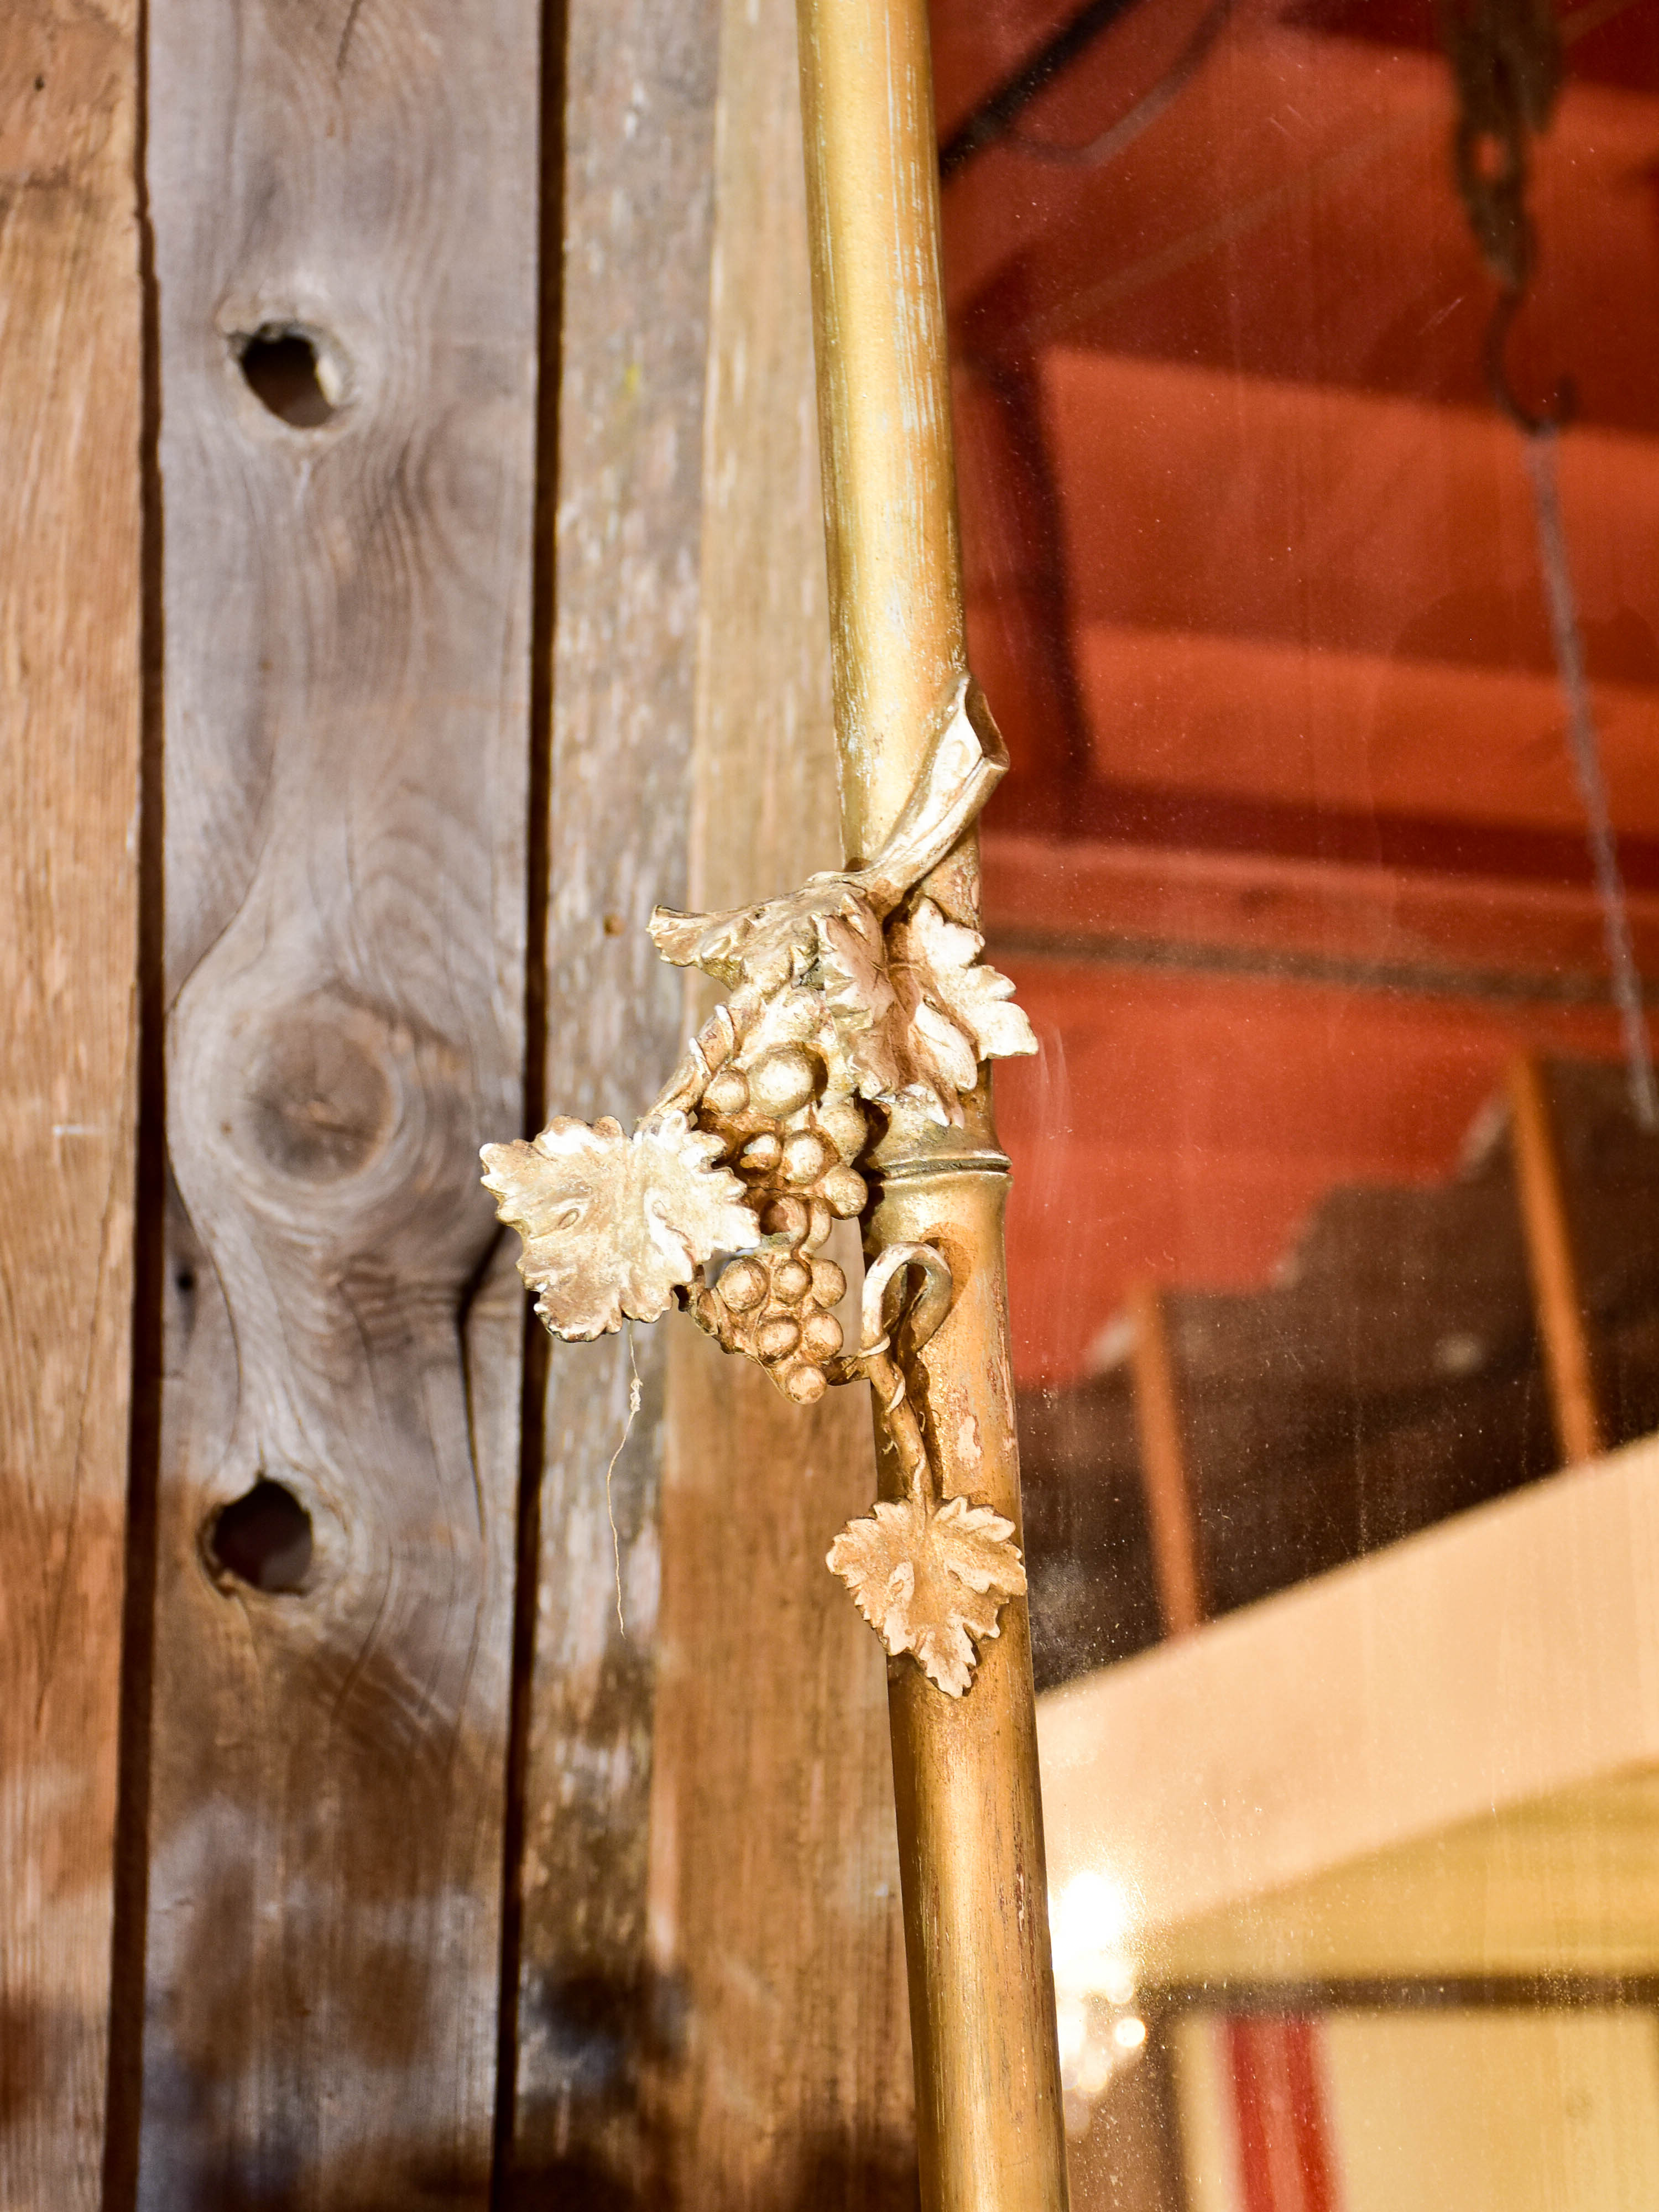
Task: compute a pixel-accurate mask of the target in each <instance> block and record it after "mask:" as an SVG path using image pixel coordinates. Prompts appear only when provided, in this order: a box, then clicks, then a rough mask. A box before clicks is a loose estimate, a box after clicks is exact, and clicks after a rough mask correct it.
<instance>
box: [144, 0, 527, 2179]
mask: <svg viewBox="0 0 1659 2212" xmlns="http://www.w3.org/2000/svg"><path fill="white" fill-rule="evenodd" d="M539 15H540V11H539V9H538V7H537V6H536V5H535V4H534V3H533V0H483V4H481V5H477V6H472V7H469V8H466V9H455V8H453V7H449V6H447V5H444V4H441V0H403V4H401V5H399V6H398V7H397V8H396V9H380V8H377V7H375V6H373V5H362V4H360V0H353V4H351V5H349V6H345V5H342V6H340V7H338V8H333V7H331V8H327V9H311V8H300V7H296V6H295V5H292V4H290V0H153V5H152V7H151V11H150V24H151V48H150V163H149V178H150V190H151V195H152V204H153V210H154V218H155V240H156V258H157V265H158V271H159V277H160V295H161V475H162V486H163V498H164V526H165V540H166V568H165V579H166V580H165V621H166V638H167V648H166V671H165V672H166V687H167V719H166V748H167V767H166V809H167V834H166V896H167V944H166V984H167V1002H168V1031H169V1036H168V1085H169V1096H168V1107H167V1113H168V1138H169V1146H168V1149H169V1156H170V1159H171V1164H172V1170H173V1178H174V1186H175V1197H176V1203H175V1205H174V1206H173V1214H172V1220H171V1227H170V1245H169V1255H168V1271H167V1280H168V1310H167V1354H166V1358H167V1412H166V1420H165V1435H164V1443H163V1463H162V1470H161V1534H160V1554H159V1563H158V1571H157V1592H156V1631H155V1652H156V1659H155V1721H154V1737H153V1773H152V1777H151V1787H150V1838H149V1841H150V1860H149V1998H148V2006H147V2012H146V2019H145V2050H144V2118H143V2126H144V2133H143V2147H142V2163H141V2170H140V2182H139V2197H140V2202H141V2203H143V2205H145V2206H150V2207H154V2208H155V2212H180V2208H183V2207H189V2206H196V2205H200V2206H203V2207H207V2206H212V2207H215V2208H223V2212H230V2209H231V2208H235V2207H240V2206H244V2205H246V2206H252V2205H255V2204H257V2205H259V2206H261V2207H266V2206H271V2207H274V2206H282V2207H283V2208H288V2207H295V2208H298V2207H301V2206H317V2207H321V2206H324V2205H326V2206H328V2207H329V2208H331V2212H333V2208H340V2212H344V2209H345V2208H356V2207H367V2206H369V2205H371V2204H376V2205H378V2204H383V2203H389V2202H396V2203H399V2204H402V2205H415V2204H419V2203H428V2202H442V2203H445V2204H451V2205H459V2204H474V2205H482V2204H483V2203H484V2201H485V2199H486V2197H487V2195H488V2191H489V2172H490V2150H491V2134H492V2123H493V2113H494V2106H495V2044H496V2035H497V2014H498V2003H497V1992H498V1985H499V1963H500V1949H499V1904H500V1895H501V1858H502V1842H501V1820H502V1796H503V1777H504V1771H505V1746H506V1734H507V1709H508V1659H509V1644H510V1627H511V1568H512V1544H513V1527H514V1498H515V1492H516V1486H517V1475H518V1457H519V1451H518V1407H519V1390H520V1346H521V1342H522V1337H521V1328H520V1312H521V1307H520V1298H519V1296H518V1292H517V1288H516V1285H515V1284H514V1283H513V1279H512V1276H511V1273H510V1266H511V1256H512V1255H511V1254H510V1252H509V1251H508V1250H507V1243H506V1240H505V1239H503V1238H501V1237H498V1236H497V1235H496V1232H495V1224H494V1222H493V1220H492V1217H491V1212H490V1207H489V1201H488V1200H487V1199H486V1197H485V1196H484V1194H483V1192H482V1191H481V1189H480V1188H479V1186H478V1182H477V1147H478V1145H479V1143H480V1141H481V1140H482V1139H484V1138H485V1137H488V1136H490V1135H495V1134H499V1133H502V1132H504V1131H508V1132H510V1131H512V1130H513V1129H515V1128H517V1127H519V1126H520V1117H521V1114H522V1109H523V1077H522V1024H523V1006H524V960H523V955H524V934H525V915H526V880H525V834H526V832H525V823H526V769H527V763H528V758H529V750H530V748H529V710H528V680H529V670H530V636H529V611H530V548H531V542H532V529H531V522H532V472H533V414H534V397H535V377H536V343H537V331H536V277H535V252H536V220H537V141H538V64H539V37H540V25H539ZM261 333H264V334H265V335H266V337H268V338H269V339H270V340H271V341H272V343H276V342H277V341H279V340H281V341H283V342H284V343H286V345H287V348H288V350H287V352H286V353H279V352H273V351H271V350H269V349H268V350H267V351H266V352H265V353H264V356H260V355H258V353H257V352H256V353H253V354H249V353H248V352H246V347H247V345H248V341H249V339H250V337H258V335H259V334H261ZM284 334H285V336H284ZM304 343H310V344H311V345H312V346H313V349H314V351H315V354H316V361H317V368H316V373H315V374H314V376H313V377H312V378H311V380H310V381H309V383H307V376H306V374H305V373H304V369H305V362H304V356H303V351H302V347H303V344H304ZM239 356H240V359H239ZM261 364H262V365H261ZM260 379H263V380H264V392H265V397H264V398H262V397H261V396H260V395H259V392H258V391H257V390H256V389H255V388H254V387H255V383H256V382H258V380H260ZM267 402H269V404H267ZM323 415H326V419H319V418H320V416H323ZM262 1479H264V1480H267V1481H269V1482H270V1483H272V1484H275V1485H277V1486H281V1488H282V1489H283V1490H284V1491H285V1492H287V1493H288V1494H289V1498H291V1499H292V1500H295V1501H297V1503H298V1504H299V1505H300V1506H301V1507H302V1508H303V1509H304V1511H305V1512H306V1513H307V1515H308V1516H309V1520H310V1539H311V1548H310V1556H309V1559H308V1560H307V1559H304V1558H303V1556H302V1553H303V1550H304V1547H303V1545H301V1546H300V1547H298V1548H297V1549H296V1548H295V1547H294V1546H293V1545H291V1544H290V1545H287V1546H284V1545H283V1544H282V1543H280V1542H279V1543H277V1544H276V1546H275V1547H274V1548H273V1547H272V1545H271V1544H270V1543H269V1542H267V1543H265V1544H264V1546H263V1547H262V1546H261V1545H260V1543H259V1542H258V1541H257V1540H258V1535H259V1531H258V1529H257V1528H255V1529H253V1530H251V1531H247V1532H245V1535H244V1541H243V1545H242V1547H241V1549H240V1551H239V1552H238V1553H237V1555H236V1559H235V1560H233V1559H232V1557H231V1553H230V1550H229V1549H228V1548H227V1547H228V1537H227V1538H225V1539H223V1540H222V1541H221V1542H220V1548H219V1550H218V1552H217V1553H216V1549H215V1546H216V1541H219V1540H216V1533H215V1532H216V1527H217V1520H216V1516H218V1515H219V1514H220V1513H221V1511H222V1509H224V1508H225V1507H226V1506H227V1505H228V1504H231V1503H232V1502H233V1501H235V1500H237V1499H239V1498H245V1497H246V1496H247V1495H248V1494H249V1493H250V1492H251V1491H252V1488H253V1486H255V1485H256V1484H257V1483H258V1481H259V1480H262ZM267 1495H269V1493H267ZM276 1503H277V1504H280V1503H281V1500H280V1499H277V1500H276ZM267 1533H269V1532H267ZM276 1534H278V1535H279V1536H280V1534H281V1531H280V1528H278V1529H277V1531H276ZM238 1561H240V1571H235V1569H236V1565H237V1563H238Z"/></svg>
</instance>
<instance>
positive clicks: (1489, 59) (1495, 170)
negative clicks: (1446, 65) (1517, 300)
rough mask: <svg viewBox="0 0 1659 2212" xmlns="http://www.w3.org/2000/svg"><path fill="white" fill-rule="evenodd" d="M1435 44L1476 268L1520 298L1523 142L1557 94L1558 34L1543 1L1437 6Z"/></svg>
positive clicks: (1528, 239) (1527, 250)
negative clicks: (1452, 113) (1448, 75)
mask: <svg viewBox="0 0 1659 2212" xmlns="http://www.w3.org/2000/svg"><path fill="white" fill-rule="evenodd" d="M1440 24H1441V37H1442V40H1443V42H1444V45H1445V48H1446V53H1447V57H1448V58H1449V61H1450V63H1451V65H1452V74H1453V76H1455V78H1456V80H1457V129H1456V134H1455V138H1454V141H1453V149H1454V157H1455V161H1456V166H1457V189H1458V191H1460V192H1461V193H1462V196H1463V204H1464V206H1465V207H1466V208H1467V209H1468V214H1469V222H1470V226H1471V228H1473V229H1474V235H1475V240H1476V242H1477V243H1478V244H1479V246H1480V252H1481V255H1482V257H1483V258H1484V259H1485V261H1486V266H1487V267H1488V268H1489V269H1490V270H1492V275H1493V276H1496V277H1497V279H1498V283H1500V284H1501V285H1502V286H1503V287H1504V290H1505V291H1506V292H1510V293H1518V292H1521V291H1522V290H1524V289H1525V287H1526V283H1527V279H1528V276H1531V274H1532V266H1533V261H1534V254H1535V251H1536V247H1535V241H1534V236H1533V228H1532V218H1531V217H1530V216H1528V212H1527V167H1528V162H1527V153H1528V140H1529V139H1530V138H1531V137H1534V135H1535V134H1536V133H1537V132H1539V131H1542V130H1543V129H1544V128H1545V126H1546V125H1547V123H1548V122H1549V119H1550V115H1551V112H1552V111H1553V108H1554V106H1555V102H1556V98H1557V96H1558V94H1559V92H1560V89H1561V33H1560V31H1559V27H1558V26H1557V23H1556V20H1555V9H1554V8H1553V5H1552V4H1551V0H1441V9H1440Z"/></svg>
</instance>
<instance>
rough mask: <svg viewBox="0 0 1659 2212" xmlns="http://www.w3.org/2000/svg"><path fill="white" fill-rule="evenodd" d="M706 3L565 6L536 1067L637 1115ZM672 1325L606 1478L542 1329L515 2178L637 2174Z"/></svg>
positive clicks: (691, 390) (594, 1365)
mask: <svg viewBox="0 0 1659 2212" xmlns="http://www.w3.org/2000/svg"><path fill="white" fill-rule="evenodd" d="M716 21H717V5H716V0H571V4H570V5H569V7H568V11H567V26H568V52H567V58H566V79H567V98H566V102H565V111H564V131H565V143H566V147H567V149H568V150H567V154H566V158H565V162H564V168H563V184H562V191H563V211H562V234H563V263H562V334H561V343H562V368H561V378H562V388H561V392H560V398H559V411H558V451H559V460H558V520H557V532H556V547H555V574H554V589H555V595H556V631H555V638H554V645H553V680H552V693H553V710H554V711H553V735H552V761H551V776H550V783H551V817H550V839H549V843H550V897H549V908H550V911H549V928H548V991H547V1006H548V1024H547V1026H548V1048H547V1096H548V1101H549V1104H550V1107H551V1108H553V1109H556V1110H558V1111H561V1112H564V1113H571V1114H577V1115H583V1116H586V1117H590V1118H591V1117H592V1115H597V1114H601V1113H615V1114H617V1115H623V1116H626V1117H627V1118H629V1120H631V1119H632V1117H633V1116H634V1115H635V1114H636V1113H638V1112H639V1111H640V1110H641V1108H642V1107H643V1106H644V1105H645V1103H647V1101H648V1100H649V1099H650V1098H651V1097H653V1095H654V1093H655V1091H657V1089H658V1088H659V1085H661V1083H662V1081H663V1079H664V1078H665V1075H666V1074H667V1073H668V1070H669V1069H670V1067H671V1066H672V1064H673V1062H674V1060H675V1059H676V1057H677V1056H678V1051H679V1048H680V1046H681V1043H682V1036H681V1022H682V996H681V993H682V986H681V981H680V978H679V977H678V976H677V975H674V974H673V973H672V972H671V970H669V969H665V967H664V966H663V964H662V963H661V962H660V961H659V960H658V958H657V957H656V955H655V953H654V952H653V950H652V947H651V944H650V941H649V939H647V936H646V934H645V929H644V923H645V919H646V916H647V915H648V913H649V912H650V909H651V908H652V906H653V903H655V902H657V901H659V900H663V901H666V902H670V903H673V904H679V903H683V902H684V892H685V882H686V831H687V804H688V791H689V787H688V781H687V778H688V762H689V758H690V744H691V724H692V692H693V682H694V674H695V663H696V605H697V551H698V539H699V529H700V515H701V501H702V482H701V449H702V394H703V373H704V350H705V343H706V337H705V334H706V331H707V325H708V220H709V207H710V165H711V157H712V134H713V106H714V58H715V36H716V33H715V25H716ZM663 1336H664V1333H663V1332H661V1331H646V1332H643V1333H642V1334H641V1336H640V1338H639V1341H638V1344H637V1347H636V1353H637V1358H638V1363H639V1371H640V1375H641V1382H642V1387H643V1406H642V1409H641V1414H640V1416H639V1418H638V1419H635V1423H634V1425H633V1429H632V1432H631V1435H630V1437H629V1443H628V1445H627V1448H626V1449H625V1450H623V1453H622V1455H621V1456H620V1458H618V1459H617V1463H616V1468H615V1474H614V1478H613V1479H612V1480H611V1484H610V1487H609V1495H608V1496H607V1487H606V1480H605V1471H606V1468H607V1465H608V1463H609V1462H610V1461H611V1455H612V1454H613V1453H614V1452H615V1451H616V1449H617V1445H618V1443H619V1442H620V1441H621V1438H622V1435H623V1425H624V1422H625V1421H626V1419H627V1411H628V1392H629V1380H630V1370H629V1346H628V1344H627V1343H626V1342H625V1341H624V1340H623V1339H621V1338H611V1339H609V1340H606V1341H605V1343H604V1344H603V1345H575V1346H566V1345H557V1344H556V1345H553V1346H551V1347H550V1376H549V1389H548V1400H547V1409H546V1420H545V1437H546V1445H545V1468H546V1472H545V1477H544V1485H543V1492H542V1498H541V1535H540V1546H539V1562H540V1565H539V1588H538V1601H537V1609H538V1620H537V1639H536V1656H535V1667H534V1678H533V1683H532V1693H531V1699H530V1713H529V1724H528V1729H527V1741H526V1757H525V1808H524V1837H525V1844H524V1856H523V1862H522V1871H521V1898H522V1923H521V1929H522V1933H521V1949H520V2005H519V2014H518V2021H517V2035H518V2049H517V2055H516V2087H517V2095H516V2103H515V2111H514V2116H513V2145H512V2163H513V2175H514V2182H513V2186H514V2190H515V2192H521V2193H522V2196H523V2198H524V2201H526V2202H530V2203H539V2202H540V2201H541V2192H542V2191H544V2190H553V2191H558V2190H560V2189H563V2190H566V2191H568V2190H573V2189H579V2188H580V2187H582V2186H587V2185H592V2186H594V2187H599V2188H601V2189H608V2190H611V2191H620V2192H623V2193H624V2195H626V2194H627V2193H629V2192H633V2193H636V2194H642V2193H644V2192H646V2191H647V2189H648V2173H649V2165H650V2160H649V2155H648V2151H647V2144H646V2142H645V2137H644V2135H643V2132H642V2127H641V2110H640V2103H639V2097H638V2093H637V2092H638V2073H639V2067H640V2063H641V2053H642V2051H643V2048H644V2045H645V2043H646V2041H647V2037H648V2034H649V2033H650V2022H649V2015H650V2005H649V1991H648V1990H647V1981H646V1971H645V1952H644V1942H645V1882H646V1826H647V1805H648V1796H649V1784H650V1758H651V1700H652V1688H653V1642H654V1631H655V1616H656V1607H657V1587H658V1559H659V1552H658V1538H657V1498H658V1491H659V1480H660V1470H661V1463H662V1441H663V1440H662V1411H661V1408H662V1374H663V1366H662V1363H663V1358H664V1345H663ZM608 1514H609V1515H613V1516H614V1527H615V1534H614V1537H613V1533H612V1522H611V1518H610V1517H608ZM613 1543H614V1546H615V1552H614V1555H613ZM618 1578H619V1579H620V1582H621V1585H622V1591H623V1621H625V1623H626V1626H625V1627H624V1626H623V1625H622V1624H621V1623H619V1622H618V1620H617V1579H618Z"/></svg>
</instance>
